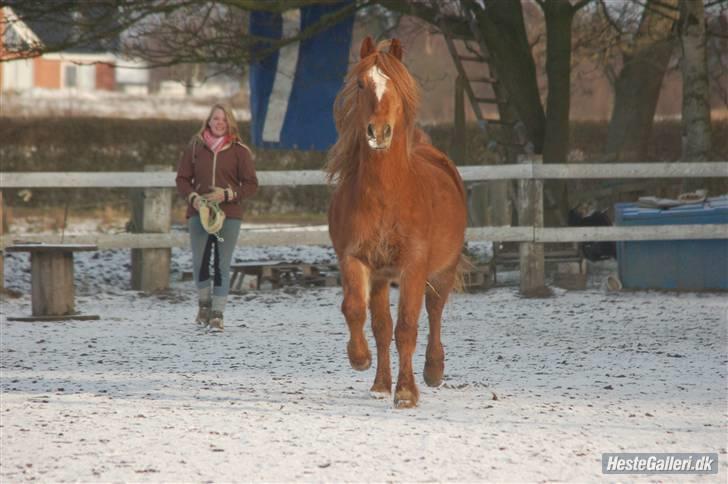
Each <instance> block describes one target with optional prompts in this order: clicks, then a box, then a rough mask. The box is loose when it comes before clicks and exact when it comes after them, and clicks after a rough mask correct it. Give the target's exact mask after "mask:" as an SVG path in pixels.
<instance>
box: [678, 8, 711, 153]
mask: <svg viewBox="0 0 728 484" xmlns="http://www.w3.org/2000/svg"><path fill="white" fill-rule="evenodd" d="M678 33H679V34H680V45H681V47H682V59H681V61H680V63H681V68H682V69H681V70H682V79H683V100H682V132H683V147H682V159H683V160H684V161H705V160H707V159H708V157H709V153H710V147H711V127H710V85H709V81H708V55H707V49H706V32H705V11H704V8H703V2H702V0H680V22H679V24H678Z"/></svg>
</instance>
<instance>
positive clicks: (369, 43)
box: [359, 35, 376, 59]
mask: <svg viewBox="0 0 728 484" xmlns="http://www.w3.org/2000/svg"><path fill="white" fill-rule="evenodd" d="M375 50H376V47H374V41H373V40H372V38H371V37H370V36H368V35H367V36H366V38H365V39H364V40H362V41H361V50H360V51H359V56H360V57H361V58H362V59H363V58H365V57H366V56H368V55H369V54H371V53H373V52H374V51H375Z"/></svg>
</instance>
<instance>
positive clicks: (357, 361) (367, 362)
mask: <svg viewBox="0 0 728 484" xmlns="http://www.w3.org/2000/svg"><path fill="white" fill-rule="evenodd" d="M346 352H347V354H348V355H349V363H351V367H352V368H354V369H355V370H357V371H364V370H368V369H369V367H370V366H372V353H371V351H369V348H367V347H366V343H365V344H364V351H361V350H359V351H357V349H356V348H355V347H354V345H352V344H351V341H349V344H347V345H346Z"/></svg>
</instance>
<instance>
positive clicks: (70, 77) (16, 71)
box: [0, 7, 118, 91]
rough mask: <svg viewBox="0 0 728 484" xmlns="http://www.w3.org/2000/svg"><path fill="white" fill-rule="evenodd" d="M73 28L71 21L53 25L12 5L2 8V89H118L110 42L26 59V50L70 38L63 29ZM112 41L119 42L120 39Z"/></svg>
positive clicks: (114, 59)
mask: <svg viewBox="0 0 728 484" xmlns="http://www.w3.org/2000/svg"><path fill="white" fill-rule="evenodd" d="M72 27H73V26H72V23H71V22H59V23H58V24H56V25H52V24H50V23H49V22H48V21H45V22H32V21H29V20H24V19H22V18H21V16H20V15H18V14H17V13H16V12H15V11H14V10H13V9H12V8H11V7H3V8H2V9H0V58H2V59H3V60H4V61H5V62H0V90H3V91H24V90H28V89H33V88H45V89H75V90H79V91H93V90H108V91H110V90H114V89H115V87H116V81H115V67H114V66H115V64H116V62H117V57H116V55H115V54H114V53H113V52H112V50H113V49H111V48H109V46H108V45H107V46H104V45H101V44H100V43H97V44H95V45H80V46H74V47H72V48H70V49H67V50H63V51H61V52H55V53H49V54H43V55H42V56H40V57H34V58H30V59H26V58H23V56H24V54H23V53H24V51H26V52H27V50H26V49H30V48H31V47H33V46H44V45H54V43H57V42H58V41H59V39H66V38H68V37H69V34H68V32H63V30H64V29H66V30H68V29H70V28H72ZM112 44H115V45H118V40H117V41H115V42H112ZM7 59H13V60H7Z"/></svg>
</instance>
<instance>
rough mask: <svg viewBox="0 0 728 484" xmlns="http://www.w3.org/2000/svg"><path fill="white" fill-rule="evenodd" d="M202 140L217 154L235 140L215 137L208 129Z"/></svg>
mask: <svg viewBox="0 0 728 484" xmlns="http://www.w3.org/2000/svg"><path fill="white" fill-rule="evenodd" d="M202 139H203V140H204V141H205V144H206V145H207V147H208V148H210V150H211V151H212V152H213V153H217V152H218V151H220V150H221V149H223V148H224V147H225V146H227V145H228V144H229V142H230V141H232V140H233V136H230V135H225V136H215V135H214V134H212V132H211V131H210V129H209V128H208V129H206V130H205V131H203V132H202Z"/></svg>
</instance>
